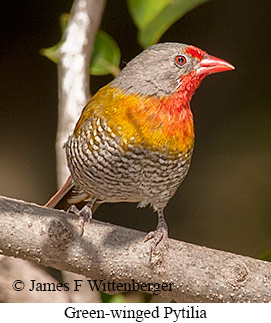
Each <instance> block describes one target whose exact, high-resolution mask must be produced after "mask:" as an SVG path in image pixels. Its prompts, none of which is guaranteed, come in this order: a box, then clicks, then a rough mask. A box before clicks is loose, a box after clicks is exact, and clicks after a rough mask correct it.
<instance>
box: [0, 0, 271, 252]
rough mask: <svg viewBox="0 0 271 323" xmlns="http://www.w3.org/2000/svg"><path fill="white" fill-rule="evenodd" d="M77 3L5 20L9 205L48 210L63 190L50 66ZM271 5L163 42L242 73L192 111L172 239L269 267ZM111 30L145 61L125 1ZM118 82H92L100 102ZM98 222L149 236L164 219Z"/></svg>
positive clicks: (191, 26)
mask: <svg viewBox="0 0 271 323" xmlns="http://www.w3.org/2000/svg"><path fill="white" fill-rule="evenodd" d="M71 4H72V1H70V0H69V1H5V2H4V3H3V4H2V7H1V12H0V24H1V32H2V36H1V40H0V41H1V51H0V62H1V63H0V70H1V74H0V75H1V79H0V89H1V95H0V100H1V118H0V138H1V140H0V154H1V157H0V194H2V195H6V196H10V197H15V198H19V199H23V200H27V201H32V202H36V203H38V204H44V203H45V202H46V201H47V200H48V198H49V197H50V196H51V195H52V194H53V193H54V192H55V190H56V171H55V150H54V149H55V148H54V145H55V134H56V125H57V71H56V65H55V64H53V63H52V62H50V61H49V60H48V59H46V58H45V57H42V56H41V55H40V54H39V51H40V49H41V48H45V47H50V46H52V45H54V44H56V43H57V42H58V41H59V39H60V29H59V16H60V15H61V14H62V13H63V12H69V11H70V8H71ZM270 7H271V6H270V1H267V0H266V1H264V0H262V1H252V0H239V1H236V0H235V1H234V0H216V1H210V2H207V3H206V4H204V5H202V6H200V7H197V8H196V9H195V10H193V11H191V12H190V13H188V14H187V15H186V16H184V17H183V18H182V19H181V20H179V21H178V22H177V23H175V24H174V25H173V26H172V27H171V28H170V29H169V30H168V31H167V32H166V33H165V34H164V35H163V37H162V39H161V41H178V42H183V43H187V44H193V45H195V46H198V47H200V48H202V49H204V50H206V51H207V52H209V53H210V54H212V55H215V56H217V57H220V58H222V59H225V60H227V61H229V62H230V63H232V64H233V65H235V66H236V70H235V71H233V72H228V73H222V74H217V75H213V76H210V77H208V78H207V79H206V80H204V82H203V83H202V85H201V86H200V88H199V89H198V90H197V92H196V94H195V96H194V97H193V99H192V110H193V112H194V119H195V130H196V144H195V150H194V156H193V159H192V165H191V169H190V172H189V174H188V176H187V178H186V179H185V181H184V182H183V184H182V185H181V187H180V189H179V190H178V192H177V194H176V195H175V197H174V198H173V199H172V200H171V201H170V203H169V205H168V207H167V208H166V211H165V213H166V219H167V222H168V225H169V236H170V237H171V238H175V239H181V240H185V241H188V242H192V243H197V244H201V245H206V246H208V247H212V248H216V249H222V250H227V251H232V252H236V253H241V254H246V255H251V256H259V255H261V254H262V253H263V252H265V251H266V250H271V216H270V210H271V202H270V197H271V196H270V195H271V184H270V182H271V145H270V143H271V107H270V103H271V91H270V72H271V71H270V66H271V64H270V53H271V42H270V40H271V37H270V34H271V24H270V12H271V11H270V9H271V8H270ZM101 28H102V29H103V30H104V31H106V32H108V33H109V34H110V35H111V36H112V37H113V38H114V39H115V40H116V41H117V43H118V44H119V46H120V48H121V53H122V66H123V65H124V64H125V63H126V62H128V61H129V60H130V59H131V58H132V57H134V56H135V55H136V54H138V53H139V52H140V51H141V50H142V49H141V48H140V46H139V45H138V43H137V40H136V38H137V29H136V27H135V25H134V24H133V22H132V19H131V17H130V15H129V13H128V10H127V5H126V1H124V0H108V2H107V6H106V8H105V13H104V16H103V20H102V24H101ZM111 78H112V77H111V76H106V77H92V78H91V92H92V93H95V92H96V91H97V89H99V88H100V87H101V86H102V85H104V84H106V83H107V82H109V81H110V80H111ZM95 218H96V219H99V220H102V221H108V222H111V223H116V224H120V225H123V226H127V227H132V228H136V229H139V230H143V231H149V230H152V229H154V228H155V227H156V214H155V213H153V212H152V210H151V209H150V208H145V209H136V205H134V204H107V205H102V206H101V207H100V208H99V209H98V211H97V213H95Z"/></svg>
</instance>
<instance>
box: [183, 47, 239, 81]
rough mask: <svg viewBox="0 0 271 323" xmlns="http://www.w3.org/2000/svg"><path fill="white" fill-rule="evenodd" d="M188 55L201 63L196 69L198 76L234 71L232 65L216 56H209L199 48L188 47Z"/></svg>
mask: <svg viewBox="0 0 271 323" xmlns="http://www.w3.org/2000/svg"><path fill="white" fill-rule="evenodd" d="M186 53H187V54H188V55H190V56H191V57H193V58H194V59H197V60H198V61H199V65H198V66H197V67H196V69H195V71H196V74H197V75H202V76H207V75H209V74H213V73H219V72H224V71H230V70H233V69H234V66H233V65H231V64H230V63H228V62H226V61H224V60H223V59H220V58H217V57H215V56H211V55H208V54H207V53H206V52H205V51H203V50H201V49H199V48H197V47H194V46H188V47H187V48H186Z"/></svg>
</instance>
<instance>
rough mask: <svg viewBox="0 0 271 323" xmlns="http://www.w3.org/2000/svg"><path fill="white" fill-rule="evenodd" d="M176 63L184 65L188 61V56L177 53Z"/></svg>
mask: <svg viewBox="0 0 271 323" xmlns="http://www.w3.org/2000/svg"><path fill="white" fill-rule="evenodd" d="M175 63H176V64H177V65H178V66H183V65H184V64H185V63H186V57H185V56H184V55H177V56H176V57H175Z"/></svg>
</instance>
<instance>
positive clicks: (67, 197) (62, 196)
mask: <svg viewBox="0 0 271 323" xmlns="http://www.w3.org/2000/svg"><path fill="white" fill-rule="evenodd" d="M91 199H92V198H91V196H89V195H88V194H87V193H85V192H84V191H83V190H80V189H79V188H78V187H76V186H75V185H74V182H73V179H72V177H71V175H70V176H69V177H68V178H67V180H66V182H65V183H64V185H63V186H62V187H61V188H60V189H59V190H58V191H57V192H56V193H55V195H53V196H52V197H51V198H50V200H49V201H48V202H47V203H46V204H45V206H46V207H50V208H55V209H61V210H68V209H69V207H70V206H71V205H73V204H76V206H77V207H79V209H81V208H82V207H83V206H84V205H85V204H86V203H87V202H88V201H90V200H91ZM100 204H101V202H98V201H97V202H95V204H94V205H93V208H92V212H93V213H94V212H95V210H96V209H97V208H98V206H99V205H100Z"/></svg>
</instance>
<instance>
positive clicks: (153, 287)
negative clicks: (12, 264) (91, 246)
mask: <svg viewBox="0 0 271 323" xmlns="http://www.w3.org/2000/svg"><path fill="white" fill-rule="evenodd" d="M30 282H31V287H30V288H29V291H30V292H32V291H37V292H46V291H50V292H52V291H69V290H72V291H75V292H78V291H80V289H81V287H83V285H84V284H86V283H87V284H88V286H89V288H90V290H92V291H99V292H105V293H106V292H119V293H123V292H135V291H140V292H152V293H153V294H154V295H159V294H160V293H161V291H164V292H165V291H169V292H171V291H172V286H173V283H167V282H163V283H156V282H151V283H138V282H136V281H135V280H134V279H132V280H131V281H129V282H126V283H120V282H115V281H110V280H109V281H107V280H105V279H100V280H97V279H86V280H82V279H75V280H74V281H73V283H57V284H56V283H41V282H37V281H36V280H35V279H32V280H31V281H30Z"/></svg>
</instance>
